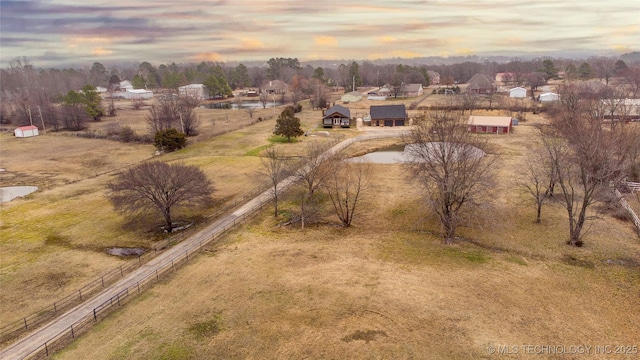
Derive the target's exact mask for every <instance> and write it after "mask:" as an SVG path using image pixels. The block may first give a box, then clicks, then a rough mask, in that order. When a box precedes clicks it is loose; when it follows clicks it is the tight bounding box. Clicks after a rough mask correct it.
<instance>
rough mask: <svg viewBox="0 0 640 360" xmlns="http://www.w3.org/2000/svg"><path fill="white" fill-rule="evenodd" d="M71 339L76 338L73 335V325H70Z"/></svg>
mask: <svg viewBox="0 0 640 360" xmlns="http://www.w3.org/2000/svg"><path fill="white" fill-rule="evenodd" d="M71 337H72V338H74V339H75V338H76V337H75V335H74V334H73V325H71Z"/></svg>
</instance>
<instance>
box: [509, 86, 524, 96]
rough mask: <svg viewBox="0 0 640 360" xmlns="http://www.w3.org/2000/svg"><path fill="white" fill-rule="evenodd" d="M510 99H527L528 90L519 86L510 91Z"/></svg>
mask: <svg viewBox="0 0 640 360" xmlns="http://www.w3.org/2000/svg"><path fill="white" fill-rule="evenodd" d="M509 97H511V98H526V97H527V89H525V88H523V87H520V86H517V87H514V88H513V89H509Z"/></svg>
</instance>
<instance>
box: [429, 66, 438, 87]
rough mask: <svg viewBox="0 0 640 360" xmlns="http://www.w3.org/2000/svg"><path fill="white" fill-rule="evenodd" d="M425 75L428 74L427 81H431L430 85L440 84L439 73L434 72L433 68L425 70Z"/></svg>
mask: <svg viewBox="0 0 640 360" xmlns="http://www.w3.org/2000/svg"><path fill="white" fill-rule="evenodd" d="M427 75H428V76H429V81H430V82H431V85H438V84H440V73H438V72H435V71H433V70H427Z"/></svg>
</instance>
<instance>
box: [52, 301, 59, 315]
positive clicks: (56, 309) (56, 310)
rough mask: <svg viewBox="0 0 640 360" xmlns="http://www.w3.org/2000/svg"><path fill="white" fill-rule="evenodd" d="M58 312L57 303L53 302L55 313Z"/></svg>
mask: <svg viewBox="0 0 640 360" xmlns="http://www.w3.org/2000/svg"><path fill="white" fill-rule="evenodd" d="M57 312H58V308H56V303H53V313H54V314H55V313H57Z"/></svg>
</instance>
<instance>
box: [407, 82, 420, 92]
mask: <svg viewBox="0 0 640 360" xmlns="http://www.w3.org/2000/svg"><path fill="white" fill-rule="evenodd" d="M421 88H422V84H407V85H405V87H404V89H405V91H407V92H418V91H420V89H421Z"/></svg>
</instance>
